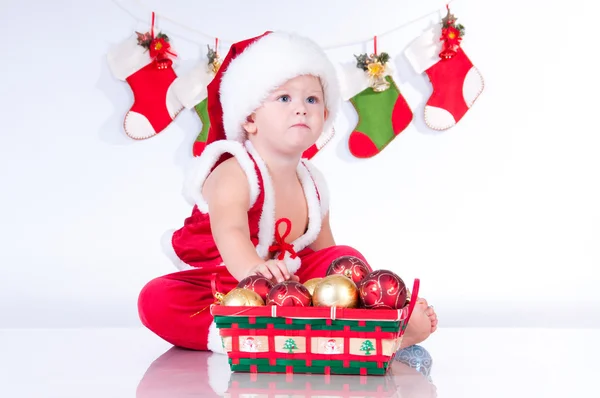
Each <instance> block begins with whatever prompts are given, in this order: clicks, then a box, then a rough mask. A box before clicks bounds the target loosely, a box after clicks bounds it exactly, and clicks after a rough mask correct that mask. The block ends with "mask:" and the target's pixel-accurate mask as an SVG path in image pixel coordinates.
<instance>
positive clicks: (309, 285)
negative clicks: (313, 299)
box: [303, 278, 323, 296]
mask: <svg viewBox="0 0 600 398" xmlns="http://www.w3.org/2000/svg"><path fill="white" fill-rule="evenodd" d="M321 280H323V278H313V279H309V280H307V281H306V282H304V283H303V285H304V287H306V288H307V289H308V291H309V292H310V295H311V296H312V295H313V294H314V292H315V286H317V285H318V284H319V282H321Z"/></svg>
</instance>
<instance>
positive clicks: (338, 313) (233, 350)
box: [211, 279, 419, 375]
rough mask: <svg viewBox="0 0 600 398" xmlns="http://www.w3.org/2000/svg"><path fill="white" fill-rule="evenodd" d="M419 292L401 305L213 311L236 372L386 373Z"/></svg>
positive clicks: (215, 307) (415, 290)
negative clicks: (375, 307)
mask: <svg viewBox="0 0 600 398" xmlns="http://www.w3.org/2000/svg"><path fill="white" fill-rule="evenodd" d="M418 291H419V280H418V279H416V280H415V282H414V285H413V289H412V296H411V299H410V304H409V305H408V306H405V307H404V308H403V309H400V310H387V309H373V310H368V309H355V308H335V307H332V308H326V307H279V306H276V305H272V306H261V307H228V306H221V305H212V306H211V313H212V315H213V317H214V319H215V323H216V325H217V328H218V329H219V333H220V335H221V338H222V341H223V347H224V348H225V351H226V352H227V355H228V356H229V364H230V367H231V370H232V371H237V372H251V373H315V374H327V375H328V374H354V375H384V374H385V373H386V372H387V370H388V366H389V364H390V362H391V360H392V359H393V358H394V354H395V353H396V351H397V350H398V348H399V347H400V343H401V341H402V336H403V334H404V330H405V329H406V325H407V323H408V320H409V319H410V316H411V313H412V310H413V308H414V304H415V302H416V299H417V295H418Z"/></svg>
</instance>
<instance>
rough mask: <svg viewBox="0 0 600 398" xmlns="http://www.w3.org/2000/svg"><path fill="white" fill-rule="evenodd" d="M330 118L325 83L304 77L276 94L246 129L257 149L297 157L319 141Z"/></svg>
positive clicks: (275, 91)
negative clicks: (323, 84) (325, 98)
mask: <svg viewBox="0 0 600 398" xmlns="http://www.w3.org/2000/svg"><path fill="white" fill-rule="evenodd" d="M326 118H327V109H326V108H325V101H324V94H323V87H322V86H321V81H320V80H319V78H317V77H315V76H310V75H302V76H297V77H295V78H293V79H290V80H288V81H287V82H286V83H284V84H283V85H281V86H280V87H278V88H277V89H275V90H274V91H272V92H271V93H270V94H269V96H268V97H267V98H266V99H265V101H263V103H262V105H261V106H260V108H258V109H257V110H256V111H255V112H254V113H253V114H252V115H250V116H249V118H248V121H247V122H246V123H245V124H244V129H245V130H246V131H247V132H248V138H249V139H250V141H251V142H252V144H253V145H254V146H255V147H257V148H260V149H267V150H269V151H274V152H278V153H281V154H286V155H290V154H293V155H295V154H298V153H302V152H303V151H305V150H306V149H307V148H309V147H310V146H311V145H313V144H314V143H315V142H316V141H317V139H318V138H319V136H320V135H321V133H322V132H323V125H324V123H325V119H326Z"/></svg>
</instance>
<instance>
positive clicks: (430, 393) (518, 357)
mask: <svg viewBox="0 0 600 398" xmlns="http://www.w3.org/2000/svg"><path fill="white" fill-rule="evenodd" d="M599 340H600V330H598V329H587V330H586V329H582V330H568V329H553V330H551V329H440V330H438V331H437V332H436V333H435V334H434V335H433V336H432V337H431V338H430V340H428V341H427V342H426V343H424V344H423V347H424V348H426V349H427V351H428V352H429V354H430V355H431V357H432V359H433V364H432V366H431V369H430V374H429V378H428V377H426V376H424V375H423V374H422V373H427V371H426V370H424V369H420V370H421V372H419V371H417V370H416V369H414V368H411V367H409V366H406V365H404V364H402V363H399V362H398V363H395V364H394V366H393V368H392V369H391V371H390V372H389V374H388V375H387V376H379V377H375V376H369V377H363V378H361V377H359V376H356V377H351V376H331V377H330V378H329V379H327V378H326V377H325V376H308V375H294V376H293V377H291V378H290V377H287V378H286V376H285V375H266V374H261V375H256V376H253V375H250V374H237V373H236V374H230V372H229V369H228V366H227V363H226V359H225V357H224V356H221V355H215V354H210V353H200V352H193V351H185V350H179V349H174V348H172V347H170V346H169V345H168V344H166V343H164V342H163V341H161V340H160V339H158V338H157V337H155V336H153V335H152V334H150V333H149V332H148V331H146V330H145V329H142V328H140V329H73V330H57V329H50V330H43V329H35V330H34V329H28V330H0V396H1V397H11V398H15V397H61V398H67V397H85V398H95V397H102V398H107V397H111V398H112V397H139V398H150V397H152V398H154V397H169V398H179V397H218V396H224V397H232V398H233V397H239V398H250V397H252V398H262V397H265V398H267V397H268V398H287V397H308V396H313V397H314V396H319V397H403V398H406V397H411V398H412V397H478V398H479V397H486V398H492V397H503V398H505V397H561V398H562V397H579V396H596V395H597V391H596V390H597V389H598V374H599V371H600V366H599V364H598V361H599V359H600V343H599ZM307 390H308V391H312V392H310V393H309V392H301V391H307Z"/></svg>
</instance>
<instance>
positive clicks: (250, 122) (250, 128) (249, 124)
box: [242, 114, 256, 134]
mask: <svg viewBox="0 0 600 398" xmlns="http://www.w3.org/2000/svg"><path fill="white" fill-rule="evenodd" d="M242 127H243V128H244V130H246V133H248V134H255V133H256V123H254V115H253V114H252V115H250V116H248V117H247V118H246V123H244V124H243V125H242Z"/></svg>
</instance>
